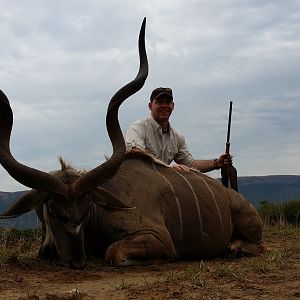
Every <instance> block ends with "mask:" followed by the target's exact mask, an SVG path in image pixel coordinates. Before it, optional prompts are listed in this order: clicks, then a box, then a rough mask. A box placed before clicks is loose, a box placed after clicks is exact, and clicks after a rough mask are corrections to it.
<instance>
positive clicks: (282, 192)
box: [238, 175, 300, 207]
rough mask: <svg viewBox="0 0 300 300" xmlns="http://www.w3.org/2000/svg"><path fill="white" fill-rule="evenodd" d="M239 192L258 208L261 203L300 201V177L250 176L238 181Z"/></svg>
mask: <svg viewBox="0 0 300 300" xmlns="http://www.w3.org/2000/svg"><path fill="white" fill-rule="evenodd" d="M238 185H239V192H240V193H241V194H243V195H244V196H246V198H247V199H248V200H249V201H250V202H251V203H252V204H253V205H254V206H256V207H258V206H259V203H260V202H261V201H265V200H267V201H269V202H273V203H278V202H287V201H291V200H299V201H300V176H296V175H273V176H250V177H240V178H239V179H238Z"/></svg>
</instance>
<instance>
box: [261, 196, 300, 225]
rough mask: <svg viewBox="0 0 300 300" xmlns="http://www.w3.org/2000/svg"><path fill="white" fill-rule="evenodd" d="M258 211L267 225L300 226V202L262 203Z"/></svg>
mask: <svg viewBox="0 0 300 300" xmlns="http://www.w3.org/2000/svg"><path fill="white" fill-rule="evenodd" d="M258 211H259V213H260V215H261V217H262V219H263V221H264V222H265V223H266V224H270V225H276V224H281V225H295V226H299V225H300V201H289V202H285V203H276V204H274V203H270V202H268V201H262V202H260V207H259V208H258Z"/></svg>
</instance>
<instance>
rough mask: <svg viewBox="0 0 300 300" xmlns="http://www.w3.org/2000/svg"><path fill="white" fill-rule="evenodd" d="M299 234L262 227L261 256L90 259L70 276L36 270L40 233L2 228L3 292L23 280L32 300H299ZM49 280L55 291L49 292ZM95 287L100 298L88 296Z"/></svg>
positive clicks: (294, 229)
mask: <svg viewBox="0 0 300 300" xmlns="http://www.w3.org/2000/svg"><path fill="white" fill-rule="evenodd" d="M299 236H300V228H299V227H295V226H286V225H285V226H281V225H276V226H269V225H267V224H266V225H265V227H264V241H265V242H264V243H265V246H266V248H267V251H266V253H265V254H263V255H261V256H257V257H241V258H238V259H236V258H233V257H232V256H226V257H223V258H215V259H212V260H209V261H192V262H177V263H171V264H163V265H153V266H145V267H128V268H117V269H116V268H113V267H110V266H108V265H106V264H105V263H104V262H103V260H98V259H93V260H90V261H89V264H88V267H87V268H86V269H85V270H84V271H81V272H77V271H76V272H74V271H72V270H68V269H66V268H62V267H60V266H56V265H53V264H52V265H49V264H48V263H43V266H42V267H40V264H41V263H42V262H40V261H39V260H38V259H36V255H37V252H38V248H39V243H40V240H41V232H40V231H31V232H30V231H28V232H25V233H24V232H18V231H14V230H7V229H1V230H0V278H1V276H6V277H7V278H5V279H3V286H2V291H6V289H7V288H5V286H7V285H8V284H10V285H11V287H12V288H13V287H14V284H15V282H17V284H19V285H20V284H22V282H24V287H23V289H24V290H25V289H27V288H28V289H29V291H30V293H31V295H33V292H32V287H31V286H30V285H33V286H34V287H36V290H35V291H36V292H35V295H36V298H34V299H46V298H45V295H46V294H47V293H48V294H51V295H55V296H56V295H58V296H59V295H60V294H59V292H58V290H59V289H60V288H61V289H62V288H64V289H67V290H68V293H67V294H68V297H69V298H64V299H104V298H107V299H237V298H238V299H294V298H293V297H299V296H300V284H299V280H300V241H299ZM48 265H49V266H48ZM7 274H9V276H8V275H7ZM16 274H17V275H16ZM34 276H37V277H34ZM50 278H51V286H52V285H55V286H56V288H55V291H52V290H50V286H49V280H50ZM95 280H96V281H97V285H95V287H94V285H93V282H95ZM43 282H45V283H44V284H43ZM25 283H26V284H25ZM69 283H71V285H72V286H71V287H70V286H69V285H68V284H69ZM99 287H101V289H100V288H99ZM95 288H97V292H95V294H96V293H99V290H101V291H102V294H101V295H102V298H97V297H95V298H93V297H92V296H93V295H94V294H93V292H92V291H93V289H95ZM0 292H1V280H0ZM7 292H10V291H7ZM97 295H98V294H97ZM70 297H71V298H70ZM0 299H2V298H1V296H0ZM15 299H19V298H15ZM25 299H33V298H29V296H28V297H27V298H25ZM49 299H50V298H49ZM53 299H54V298H53ZM57 299H63V298H57Z"/></svg>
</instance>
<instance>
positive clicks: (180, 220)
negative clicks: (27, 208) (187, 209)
mask: <svg viewBox="0 0 300 300" xmlns="http://www.w3.org/2000/svg"><path fill="white" fill-rule="evenodd" d="M152 166H153V168H154V170H155V171H156V172H157V173H158V174H159V175H160V176H161V177H162V178H163V179H164V180H165V181H166V182H167V183H168V185H169V186H170V189H171V190H172V192H173V195H174V198H175V201H176V204H177V208H178V215H179V223H180V229H179V237H180V242H182V230H183V221H182V212H181V207H180V203H179V201H178V198H177V196H176V193H175V191H174V188H173V186H172V183H171V182H170V181H169V180H168V179H167V178H166V177H165V176H164V175H162V174H161V173H160V172H159V171H158V170H157V169H156V168H155V163H152Z"/></svg>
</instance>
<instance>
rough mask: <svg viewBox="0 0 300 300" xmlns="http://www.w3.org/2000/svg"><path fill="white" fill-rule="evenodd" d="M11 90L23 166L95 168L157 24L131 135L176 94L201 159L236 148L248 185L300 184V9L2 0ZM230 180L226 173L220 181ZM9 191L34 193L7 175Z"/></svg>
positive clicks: (1, 28)
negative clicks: (155, 98)
mask: <svg viewBox="0 0 300 300" xmlns="http://www.w3.org/2000/svg"><path fill="white" fill-rule="evenodd" d="M0 4H1V10H0V40H1V47H0V89H1V90H3V91H4V92H5V94H6V95H7V96H8V98H9V99H10V103H11V106H12V109H13V112H14V127H13V132H12V138H11V150H12V153H13V155H14V156H15V158H16V159H17V160H19V161H20V162H22V163H25V164H26V165H29V166H31V167H34V168H37V169H41V170H43V171H47V172H48V171H50V170H53V169H57V168H58V167H59V163H58V159H57V158H58V156H59V155H62V156H63V158H65V159H66V160H67V161H68V162H71V163H73V164H74V165H75V166H76V167H78V168H86V169H90V168H93V167H95V166H96V165H98V164H100V163H102V162H103V161H104V155H110V154H111V152H112V150H111V144H110V142H109V139H108V137H107V132H106V129H105V112H106V107H107V104H108V102H109V100H110V98H111V97H112V96H113V94H114V93H115V92H116V91H117V90H118V89H119V88H120V87H121V86H123V85H124V84H126V83H127V82H129V81H130V80H132V79H133V78H134V77H135V75H136V73H137V71H138V52H137V38H138V33H139V29H140V25H141V22H142V20H143V18H144V17H145V16H146V17H147V26H146V48H147V53H148V59H149V76H148V79H147V81H146V83H145V86H144V87H143V89H142V90H141V91H139V92H138V93H137V94H136V95H134V96H133V97H131V98H129V99H128V100H127V101H126V103H124V105H122V107H121V111H120V114H119V117H120V122H121V125H122V129H123V130H124V131H125V130H126V129H127V127H128V125H129V124H130V123H131V122H133V121H135V120H137V119H141V118H146V117H147V116H148V114H149V111H148V107H147V103H148V99H149V95H150V93H151V91H152V89H154V88H155V87H157V86H168V87H172V88H173V91H174V101H175V110H174V112H173V115H172V117H171V124H172V126H174V127H175V128H177V129H178V130H179V131H180V132H181V133H183V134H184V135H185V137H186V140H187V143H188V145H189V148H190V151H191V153H192V154H193V155H194V157H195V158H199V159H209V158H214V157H217V156H219V154H221V153H223V152H224V150H225V142H226V130H227V118H228V109H229V101H230V100H232V101H233V115H232V131H231V153H232V155H233V157H234V165H235V166H236V168H237V170H238V174H239V175H240V176H249V175H272V174H273V175H279V174H289V175H300V133H299V131H300V1H299V0H294V1H293V0H286V1H281V0H277V1H276V0H272V1H265V0H252V1H250V0H249V1H247V0H235V1H234V0H223V1H214V0H203V1H201V0H163V1H162V0H151V1H143V0H126V1H124V0H119V1H115V0H107V1H106V0H85V1H77V0H72V1H71V0H64V1H61V0H59V1H58V0H44V1H41V0H35V1H34V0H26V1H17V0H10V1H5V0H0ZM211 176H213V177H217V176H219V172H211ZM0 179H1V181H0V191H16V190H23V189H26V188H25V187H24V186H22V185H20V184H18V183H17V182H16V181H15V180H14V179H12V178H11V177H10V176H8V174H7V173H6V171H5V170H4V169H3V168H2V167H1V168H0Z"/></svg>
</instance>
